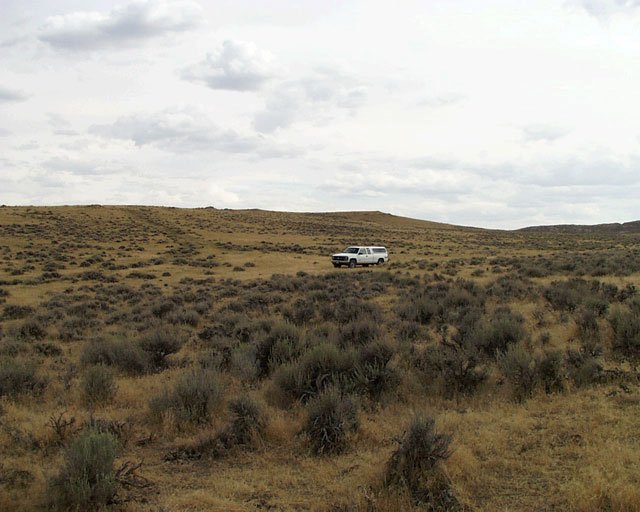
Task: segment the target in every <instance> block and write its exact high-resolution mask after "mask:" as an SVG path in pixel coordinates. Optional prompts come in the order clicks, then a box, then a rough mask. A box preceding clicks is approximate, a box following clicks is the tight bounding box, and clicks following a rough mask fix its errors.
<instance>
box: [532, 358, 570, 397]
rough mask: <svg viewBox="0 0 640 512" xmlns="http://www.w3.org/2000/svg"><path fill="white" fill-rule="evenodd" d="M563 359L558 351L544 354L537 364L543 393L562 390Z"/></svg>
mask: <svg viewBox="0 0 640 512" xmlns="http://www.w3.org/2000/svg"><path fill="white" fill-rule="evenodd" d="M563 363H564V361H563V357H562V352H560V351H559V350H550V351H548V352H545V353H544V354H543V355H542V356H541V357H540V358H539V359H538V362H537V366H538V375H539V378H540V382H541V383H542V386H543V387H544V391H545V393H554V392H556V391H562V390H563V389H564V378H563Z"/></svg>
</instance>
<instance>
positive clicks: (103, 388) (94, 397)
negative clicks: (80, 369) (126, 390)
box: [81, 364, 117, 406]
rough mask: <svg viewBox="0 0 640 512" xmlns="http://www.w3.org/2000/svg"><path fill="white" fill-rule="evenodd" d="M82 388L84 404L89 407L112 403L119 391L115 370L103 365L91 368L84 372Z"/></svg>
mask: <svg viewBox="0 0 640 512" xmlns="http://www.w3.org/2000/svg"><path fill="white" fill-rule="evenodd" d="M81 388H82V396H83V399H84V402H85V403H86V404H87V405H89V406H96V405H100V404H105V403H108V402H110V401H111V400H112V399H113V397H114V396H115V394H116V390H117V384H116V381H115V377H114V375H113V370H111V368H109V367H108V366H104V365H101V364H98V365H94V366H90V367H89V368H87V369H86V370H85V372H84V375H83V377H82V382H81Z"/></svg>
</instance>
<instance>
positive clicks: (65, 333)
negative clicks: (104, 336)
mask: <svg viewBox="0 0 640 512" xmlns="http://www.w3.org/2000/svg"><path fill="white" fill-rule="evenodd" d="M94 324H95V321H94V320H92V319H90V318H86V317H72V318H68V319H67V320H65V321H64V322H63V323H62V325H61V326H60V328H59V330H58V337H59V338H60V339H61V340H62V341H72V340H79V339H81V338H82V336H83V334H84V333H85V331H86V330H87V329H88V328H89V327H91V326H93V325H94Z"/></svg>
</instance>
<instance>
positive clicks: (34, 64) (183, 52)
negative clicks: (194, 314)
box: [0, 0, 640, 228]
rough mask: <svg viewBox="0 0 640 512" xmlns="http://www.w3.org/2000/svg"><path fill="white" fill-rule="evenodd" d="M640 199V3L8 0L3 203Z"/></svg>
mask: <svg viewBox="0 0 640 512" xmlns="http://www.w3.org/2000/svg"><path fill="white" fill-rule="evenodd" d="M392 5H393V7H392ZM639 198H640V0H554V1H551V0H549V1H547V0H536V1H535V2H531V1H517V0H502V1H490V0H447V1H438V2H436V1H427V0H421V1H415V2H411V1H399V2H395V3H393V4H392V3H390V2H388V1H387V0H385V1H376V0H322V1H320V0H314V1H304V0H269V1H267V2H265V1H258V0H216V1H206V0H122V1H106V0H55V1H54V0H0V204H12V205H13V204H35V205H56V204H88V203H102V204H156V205H171V206H181V207H192V206H193V207H196V206H216V207H219V208H225V207H226V208H254V207H255V208H265V209H274V210H293V211H333V210H382V211H386V212H391V213H395V214H398V215H407V216H411V217H416V218H422V219H429V220H435V221H443V222H451V223H455V224H463V225H473V226H481V227H498V228H517V227H522V226H527V225H537V224H557V223H585V224H592V223H600V222H616V221H629V220H637V219H640V200H639Z"/></svg>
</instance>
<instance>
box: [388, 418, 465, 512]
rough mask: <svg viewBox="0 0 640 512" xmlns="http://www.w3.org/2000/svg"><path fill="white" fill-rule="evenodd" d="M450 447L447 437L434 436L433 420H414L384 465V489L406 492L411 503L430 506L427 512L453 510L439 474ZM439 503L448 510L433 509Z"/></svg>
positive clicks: (447, 489)
mask: <svg viewBox="0 0 640 512" xmlns="http://www.w3.org/2000/svg"><path fill="white" fill-rule="evenodd" d="M450 445H451V437H450V436H448V435H447V434H441V433H438V432H436V430H435V420H434V419H433V418H429V417H424V416H417V417H415V418H414V419H413V421H412V422H411V425H410V426H409V429H408V430H407V431H406V432H405V433H404V435H403V437H402V440H401V441H400V446H399V447H398V448H397V449H396V450H395V451H394V452H393V453H392V455H391V458H390V459H389V461H388V462H387V465H386V468H385V479H384V482H385V485H386V486H398V487H403V488H406V489H407V490H409V492H411V495H412V497H413V498H414V500H415V501H417V502H422V503H426V504H429V505H432V507H431V508H430V510H434V509H435V510H454V509H455V508H454V507H455V498H454V497H453V495H452V493H451V492H450V488H449V485H448V482H447V481H446V479H444V480H442V475H441V474H440V472H439V465H440V463H441V462H442V461H444V460H446V459H448V458H449V457H450V456H451V450H450ZM434 484H437V485H434ZM447 496H448V497H447ZM440 503H442V504H444V505H446V504H447V503H449V506H444V507H442V508H434V507H433V505H437V504H440Z"/></svg>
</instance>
